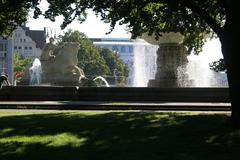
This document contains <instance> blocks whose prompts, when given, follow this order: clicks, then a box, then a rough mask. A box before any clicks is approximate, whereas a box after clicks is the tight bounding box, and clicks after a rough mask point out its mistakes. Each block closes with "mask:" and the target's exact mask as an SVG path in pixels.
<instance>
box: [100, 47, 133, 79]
mask: <svg viewBox="0 0 240 160" xmlns="http://www.w3.org/2000/svg"><path fill="white" fill-rule="evenodd" d="M99 52H100V55H101V56H102V57H103V58H104V60H105V61H106V63H107V66H108V67H109V69H110V76H112V77H118V78H117V79H118V81H119V82H123V81H124V80H126V78H127V77H128V73H129V68H128V66H127V64H125V63H124V62H123V60H122V59H121V58H120V56H119V55H118V54H117V53H115V52H113V51H112V50H110V49H109V48H107V47H104V48H99Z"/></svg>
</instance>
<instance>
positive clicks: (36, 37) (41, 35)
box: [21, 24, 46, 49]
mask: <svg viewBox="0 0 240 160" xmlns="http://www.w3.org/2000/svg"><path fill="white" fill-rule="evenodd" d="M21 27H22V28H23V29H24V30H25V31H26V35H27V36H29V37H31V38H32V40H33V41H34V42H36V47H37V48H40V49H43V47H44V45H45V44H46V31H45V29H44V30H30V28H29V27H26V25H25V24H23V25H22V26H21Z"/></svg>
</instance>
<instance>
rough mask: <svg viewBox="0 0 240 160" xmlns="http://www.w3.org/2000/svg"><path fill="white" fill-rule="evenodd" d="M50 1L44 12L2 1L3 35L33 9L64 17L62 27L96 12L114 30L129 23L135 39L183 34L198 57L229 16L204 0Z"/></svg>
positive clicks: (34, 4)
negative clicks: (173, 33) (206, 42)
mask: <svg viewBox="0 0 240 160" xmlns="http://www.w3.org/2000/svg"><path fill="white" fill-rule="evenodd" d="M47 1H48V3H49V8H48V9H47V10H46V11H45V12H44V13H42V12H41V10H40V9H39V8H40V6H39V0H20V1H17V3H16V4H15V5H13V4H14V3H13V0H8V1H2V4H3V6H2V7H1V8H2V9H1V10H0V12H1V11H2V12H3V11H4V9H5V8H9V9H8V11H7V14H3V13H2V14H1V13H0V15H1V18H0V22H4V23H3V26H4V27H0V28H1V30H0V33H1V34H3V33H5V32H7V33H8V32H9V30H11V29H12V28H13V27H16V25H18V24H20V23H21V22H24V21H25V20H26V19H27V12H28V11H29V10H30V9H34V15H35V17H36V18H37V17H38V16H40V15H43V16H45V17H46V18H48V19H50V20H52V21H55V18H56V17H57V16H59V15H62V16H63V17H64V21H63V23H62V25H61V27H62V28H65V27H66V26H67V25H68V24H69V23H71V22H72V21H73V20H75V19H78V20H79V21H80V22H84V21H85V19H86V17H87V14H86V11H87V9H93V11H95V13H96V14H97V15H99V16H101V18H102V20H103V21H104V22H107V23H110V25H111V27H112V29H111V30H113V29H114V27H115V25H116V24H117V23H119V24H126V25H127V26H128V28H129V31H130V32H131V33H132V37H133V38H136V37H137V36H139V35H141V34H142V33H148V34H149V35H154V36H155V37H156V38H159V36H161V33H162V32H180V33H181V34H183V35H184V37H185V39H184V44H185V45H186V46H187V47H188V53H191V52H192V51H193V52H194V53H196V54H198V53H199V52H200V51H201V49H202V46H203V44H204V42H205V38H206V37H209V36H214V32H212V29H211V28H213V27H214V28H217V27H218V26H222V25H223V23H224V20H225V17H226V15H225V10H226V8H224V7H223V6H224V0H205V1H204V2H203V1H199V0H195V1H191V0H167V1H166V0H141V1H139V0H128V1H126V0H105V1H102V0H79V1H76V0H67V1H66V0H47ZM16 13H17V14H16ZM3 15H4V16H3ZM13 15H14V16H13ZM199 15H200V16H199ZM202 16H204V17H205V18H202ZM206 21H207V22H209V23H206ZM1 24H2V23H1ZM209 26H210V27H209ZM6 27H11V28H6ZM3 31H4V32H3ZM110 32H111V31H110Z"/></svg>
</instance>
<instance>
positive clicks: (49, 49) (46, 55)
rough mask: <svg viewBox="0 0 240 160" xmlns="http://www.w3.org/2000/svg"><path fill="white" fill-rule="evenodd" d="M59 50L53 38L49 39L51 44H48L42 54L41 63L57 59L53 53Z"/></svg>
mask: <svg viewBox="0 0 240 160" xmlns="http://www.w3.org/2000/svg"><path fill="white" fill-rule="evenodd" d="M56 48H57V46H56V45H55V44H54V39H53V38H52V37H51V38H50V39H49V43H47V44H46V45H45V46H44V48H43V50H42V54H41V58H40V59H41V61H47V60H49V59H51V58H55V55H53V51H54V50H55V49H56Z"/></svg>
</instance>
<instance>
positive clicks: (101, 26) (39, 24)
mask: <svg viewBox="0 0 240 160" xmlns="http://www.w3.org/2000/svg"><path fill="white" fill-rule="evenodd" d="M40 6H41V9H42V10H46V9H47V6H48V4H47V2H46V1H45V0H43V1H42V2H41V4H40ZM62 21H63V18H62V17H57V19H56V21H55V22H52V21H50V20H48V19H45V18H44V17H43V16H41V17H39V18H38V19H34V18H32V15H30V16H29V18H28V22H27V26H28V27H30V29H31V30H43V29H44V27H46V28H47V29H48V30H49V31H52V33H55V32H56V34H57V35H61V34H63V33H64V32H66V31H67V30H68V29H72V30H78V31H80V32H82V33H84V34H86V35H87V37H88V38H102V37H113V38H119V37H121V38H130V37H131V34H130V33H127V31H126V30H125V28H126V26H119V25H117V26H116V28H115V29H114V30H113V32H112V33H111V34H109V35H106V33H107V32H109V31H110V25H109V24H107V23H103V22H102V21H101V20H100V17H96V16H95V13H94V12H92V11H91V10H89V11H88V16H87V20H86V21H85V22H83V23H82V24H80V23H79V21H77V20H76V21H74V22H72V23H71V24H69V25H68V26H67V27H66V28H65V29H64V30H61V28H60V25H61V23H62Z"/></svg>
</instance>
